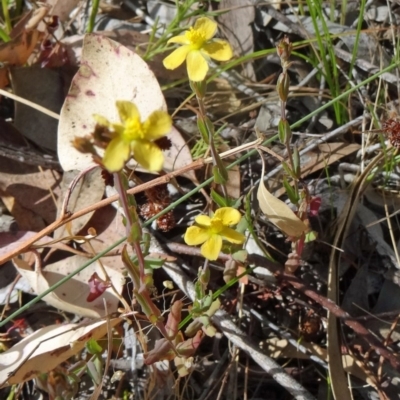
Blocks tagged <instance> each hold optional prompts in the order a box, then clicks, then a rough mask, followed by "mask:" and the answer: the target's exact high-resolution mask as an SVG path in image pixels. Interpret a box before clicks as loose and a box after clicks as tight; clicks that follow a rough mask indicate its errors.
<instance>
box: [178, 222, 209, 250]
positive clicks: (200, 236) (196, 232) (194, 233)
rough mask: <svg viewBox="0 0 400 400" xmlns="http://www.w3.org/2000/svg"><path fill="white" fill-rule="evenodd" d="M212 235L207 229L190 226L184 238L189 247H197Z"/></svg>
mask: <svg viewBox="0 0 400 400" xmlns="http://www.w3.org/2000/svg"><path fill="white" fill-rule="evenodd" d="M209 237H210V234H209V233H208V231H207V229H203V228H201V227H199V226H189V228H187V229H186V233H185V236H184V238H183V239H184V240H185V243H186V244H187V245H189V246H197V245H198V244H202V243H204V242H205V241H206V240H207V239H208V238H209Z"/></svg>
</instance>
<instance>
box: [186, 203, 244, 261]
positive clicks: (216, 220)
mask: <svg viewBox="0 0 400 400" xmlns="http://www.w3.org/2000/svg"><path fill="white" fill-rule="evenodd" d="M195 221H196V223H197V225H198V226H190V227H189V228H188V229H187V230H186V233H185V237H184V239H185V242H186V244H188V245H189V246H197V245H199V244H203V245H202V246H201V254H202V255H203V257H205V258H208V259H209V260H216V259H217V258H218V255H219V253H220V251H221V248H222V240H223V239H225V240H227V241H228V242H231V243H235V244H241V243H243V242H244V240H245V236H244V235H242V234H241V233H239V232H237V231H235V230H234V229H232V228H229V226H230V225H236V224H237V223H238V222H239V221H240V212H239V211H238V210H235V209H234V208H232V207H222V208H219V209H218V210H217V211H216V212H215V214H214V216H213V217H212V218H210V217H208V216H206V215H198V216H197V217H196V218H195Z"/></svg>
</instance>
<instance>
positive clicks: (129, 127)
mask: <svg viewBox="0 0 400 400" xmlns="http://www.w3.org/2000/svg"><path fill="white" fill-rule="evenodd" d="M124 127H125V129H124V133H123V136H124V139H125V140H126V141H128V142H131V141H132V140H138V139H143V138H144V130H143V126H142V123H141V122H140V119H139V118H137V117H136V118H129V119H128V120H127V121H126V122H125V124H124Z"/></svg>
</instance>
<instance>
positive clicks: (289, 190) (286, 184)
mask: <svg viewBox="0 0 400 400" xmlns="http://www.w3.org/2000/svg"><path fill="white" fill-rule="evenodd" d="M282 184H283V187H284V188H285V190H286V194H287V195H288V197H289V200H290V201H291V203H292V204H298V202H299V196H298V194H297V193H296V192H295V190H294V189H293V187H292V186H291V185H290V183H289V182H288V180H287V179H286V177H283V181H282Z"/></svg>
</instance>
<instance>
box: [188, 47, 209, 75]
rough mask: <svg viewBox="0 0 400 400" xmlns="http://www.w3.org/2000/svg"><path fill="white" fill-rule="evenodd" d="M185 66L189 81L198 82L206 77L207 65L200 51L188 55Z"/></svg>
mask: <svg viewBox="0 0 400 400" xmlns="http://www.w3.org/2000/svg"><path fill="white" fill-rule="evenodd" d="M186 66H187V72H188V75H189V79H190V80H191V81H193V82H200V81H202V80H204V78H205V77H206V75H207V71H208V64H207V61H206V60H205V59H204V57H203V56H202V54H201V53H200V51H197V50H193V51H191V52H190V53H189V54H188V56H187V59H186Z"/></svg>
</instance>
